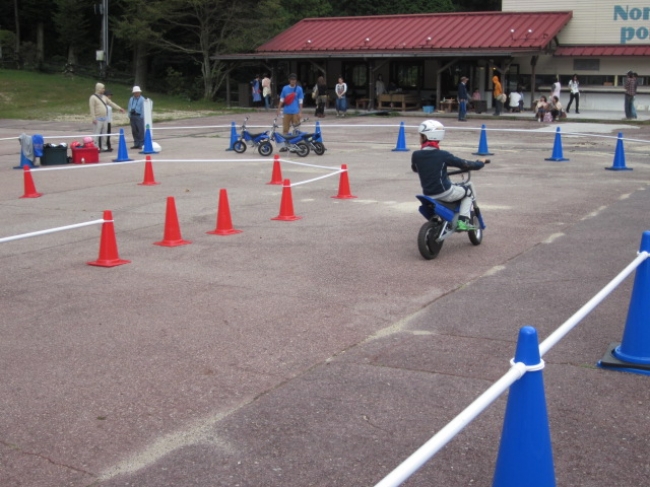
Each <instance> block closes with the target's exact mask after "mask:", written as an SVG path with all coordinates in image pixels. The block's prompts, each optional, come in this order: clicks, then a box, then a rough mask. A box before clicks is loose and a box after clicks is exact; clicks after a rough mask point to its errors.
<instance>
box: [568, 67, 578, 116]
mask: <svg viewBox="0 0 650 487" xmlns="http://www.w3.org/2000/svg"><path fill="white" fill-rule="evenodd" d="M573 100H575V101H576V113H580V82H579V81H578V75H577V74H574V75H573V78H571V81H569V104H568V105H567V106H566V112H567V113H569V112H570V111H571V104H572V103H573Z"/></svg>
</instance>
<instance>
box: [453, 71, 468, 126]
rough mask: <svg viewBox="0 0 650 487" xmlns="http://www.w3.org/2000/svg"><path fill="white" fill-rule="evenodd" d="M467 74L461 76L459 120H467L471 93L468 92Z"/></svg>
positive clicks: (459, 85)
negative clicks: (468, 101)
mask: <svg viewBox="0 0 650 487" xmlns="http://www.w3.org/2000/svg"><path fill="white" fill-rule="evenodd" d="M467 81H468V78H467V76H461V78H460V83H458V94H457V96H456V98H457V99H458V121H459V122H467V100H468V99H469V93H467Z"/></svg>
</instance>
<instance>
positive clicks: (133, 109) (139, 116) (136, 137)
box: [128, 86, 144, 149]
mask: <svg viewBox="0 0 650 487" xmlns="http://www.w3.org/2000/svg"><path fill="white" fill-rule="evenodd" d="M131 91H132V92H133V96H132V97H131V98H130V99H129V111H128V115H129V120H130V121H131V135H133V147H131V149H142V147H143V146H144V97H143V96H142V90H141V89H140V87H139V86H134V87H133V90H131Z"/></svg>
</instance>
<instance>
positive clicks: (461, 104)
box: [458, 100, 467, 120]
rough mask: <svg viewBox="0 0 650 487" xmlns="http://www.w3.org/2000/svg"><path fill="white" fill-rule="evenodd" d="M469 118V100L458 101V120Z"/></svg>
mask: <svg viewBox="0 0 650 487" xmlns="http://www.w3.org/2000/svg"><path fill="white" fill-rule="evenodd" d="M465 118H467V100H458V120H465Z"/></svg>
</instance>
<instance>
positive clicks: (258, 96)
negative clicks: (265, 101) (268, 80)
mask: <svg viewBox="0 0 650 487" xmlns="http://www.w3.org/2000/svg"><path fill="white" fill-rule="evenodd" d="M251 94H252V96H253V106H254V107H255V110H256V111H258V112H259V111H260V110H261V108H262V81H261V80H260V75H259V74H256V75H255V79H254V80H253V81H251Z"/></svg>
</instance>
